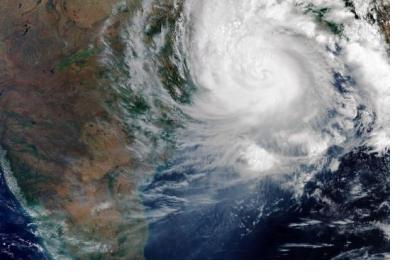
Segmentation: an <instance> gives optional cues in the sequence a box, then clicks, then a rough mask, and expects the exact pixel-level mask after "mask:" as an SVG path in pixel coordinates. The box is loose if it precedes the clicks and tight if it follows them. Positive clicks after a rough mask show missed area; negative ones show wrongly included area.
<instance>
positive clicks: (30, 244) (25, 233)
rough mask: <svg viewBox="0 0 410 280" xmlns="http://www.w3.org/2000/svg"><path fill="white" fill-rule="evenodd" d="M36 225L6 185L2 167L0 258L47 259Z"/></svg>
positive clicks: (0, 179)
mask: <svg viewBox="0 0 410 280" xmlns="http://www.w3.org/2000/svg"><path fill="white" fill-rule="evenodd" d="M34 231H35V226H34V225H33V224H32V223H31V220H30V217H29V216H28V215H27V213H26V212H25V211H24V209H22V207H21V206H20V204H19V203H18V201H17V200H16V198H15V197H14V196H13V194H12V193H11V192H10V190H9V189H8V187H7V185H6V181H5V178H4V174H3V171H2V170H1V169H0V259H30V260H33V259H46V258H47V256H46V254H45V251H44V250H43V249H42V247H41V245H40V241H39V240H38V238H37V237H36V236H35V235H34Z"/></svg>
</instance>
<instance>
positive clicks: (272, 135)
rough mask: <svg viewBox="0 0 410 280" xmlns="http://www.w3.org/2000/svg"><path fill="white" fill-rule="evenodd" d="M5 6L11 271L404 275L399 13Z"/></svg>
mask: <svg viewBox="0 0 410 280" xmlns="http://www.w3.org/2000/svg"><path fill="white" fill-rule="evenodd" d="M6 2H7V3H6V4H5V5H4V8H0V10H1V12H3V13H5V14H6V13H7V14H8V13H9V12H8V11H10V16H9V17H5V19H4V20H3V22H4V24H3V26H4V28H3V29H1V28H0V29H1V33H2V35H4V36H2V39H1V40H2V41H1V42H0V61H1V62H2V63H0V68H1V69H0V85H1V87H2V88H0V107H1V108H2V109H3V108H4V110H0V132H1V133H0V136H1V137H0V188H1V190H0V201H1V202H4V203H3V204H4V207H0V208H1V209H2V211H1V213H0V216H1V217H3V219H1V221H0V240H1V242H0V243H1V244H2V245H1V246H0V258H3V257H4V258H22V259H24V258H33V259H34V258H44V259H48V258H52V259H144V258H145V259H161V260H164V259H177V260H180V259H214V260H219V259H389V258H390V73H389V72H390V29H389V28H390V23H389V22H390V14H389V9H390V4H389V1H388V0H130V1H123V0H101V1H57V0H56V1H37V2H38V3H37V4H35V3H34V4H33V3H20V4H19V5H14V2H13V1H6ZM9 2H10V3H9ZM9 29H10V30H9ZM3 46H4V48H3ZM3 208H4V209H3Z"/></svg>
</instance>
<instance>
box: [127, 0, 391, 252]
mask: <svg viewBox="0 0 410 280" xmlns="http://www.w3.org/2000/svg"><path fill="white" fill-rule="evenodd" d="M355 4H357V5H359V4H358V3H355ZM146 5H147V6H146V9H147V10H149V9H150V8H149V7H150V4H149V3H147V4H146ZM153 5H154V6H155V4H153ZM361 8H363V9H365V8H366V7H362V6H361ZM174 9H175V10H177V11H178V13H177V15H178V16H177V20H176V22H175V26H174V28H171V27H170V26H165V27H164V28H163V29H162V30H161V33H160V34H159V35H158V36H157V37H156V39H155V43H154V44H153V47H152V46H151V48H149V50H150V51H151V52H154V54H158V53H161V48H163V47H164V46H168V45H167V42H166V38H167V37H166V36H167V34H172V36H173V38H174V44H173V56H172V59H171V62H172V63H173V65H174V66H175V69H176V72H177V73H178V75H179V77H181V80H182V81H184V82H185V83H186V84H188V85H189V87H185V92H188V93H189V101H188V102H178V100H176V99H175V98H173V100H171V99H169V97H164V96H167V94H166V92H167V91H166V88H165V89H164V85H163V84H162V85H161V77H158V81H157V82H156V83H151V85H150V87H153V88H158V89H160V90H164V96H162V97H160V99H162V100H163V102H165V103H167V104H168V105H169V104H173V105H172V106H173V108H174V109H173V110H174V112H177V113H175V116H176V118H178V120H179V121H181V127H180V128H178V129H177V130H176V131H175V132H174V134H173V136H174V138H173V148H172V152H171V156H170V158H168V159H167V160H166V162H165V163H164V164H162V165H160V167H159V168H158V170H157V172H156V174H155V175H153V176H152V177H150V178H148V179H147V181H146V183H145V184H144V185H143V186H142V196H143V198H144V201H145V205H146V215H147V219H148V220H149V221H150V223H151V233H150V236H151V237H150V240H149V242H148V244H147V247H146V254H147V255H148V257H152V258H163V257H166V258H204V257H205V258H207V257H209V255H211V256H214V257H215V256H219V255H213V254H214V251H212V250H215V247H213V246H221V245H216V244H218V242H219V243H222V244H229V243H235V242H242V241H244V240H247V239H246V237H244V236H248V235H249V236H252V234H253V233H252V232H253V231H256V232H257V231H258V227H261V224H263V221H264V222H266V220H269V219H273V220H275V218H274V217H275V214H274V213H276V212H278V213H282V214H283V213H285V214H283V215H290V214H289V211H290V210H289V209H293V207H296V206H295V205H299V206H298V207H301V208H303V206H300V205H301V204H303V201H304V199H306V196H307V195H309V196H310V195H312V194H308V191H307V186H308V185H309V184H312V182H315V181H316V182H318V181H319V180H318V179H317V177H318V174H322V173H323V172H325V171H326V170H327V171H326V172H330V173H332V172H333V173H337V172H341V171H339V170H343V168H344V167H340V166H341V165H343V160H344V158H345V157H348V156H349V155H350V154H351V153H352V151H354V150H355V149H358V147H361V148H363V147H366V149H367V150H368V151H370V153H372V154H375V155H378V156H381V157H383V155H385V154H386V151H388V150H389V140H388V139H389V109H388V107H389V83H388V80H389V61H388V53H387V52H386V45H385V42H384V39H383V36H382V35H381V34H380V32H379V31H378V30H377V28H376V27H375V26H372V25H370V24H369V23H368V22H366V21H365V20H357V19H355V15H354V14H353V13H352V12H351V11H350V10H349V9H347V8H346V3H345V2H344V1H324V0H323V1H298V0H295V1H276V0H258V1H242V0H240V1H230V0H226V1H216V0H215V1H212V0H210V1H200V0H186V1H183V2H178V1H176V2H174ZM358 10H359V9H358ZM356 16H357V15H356ZM141 18H144V16H143V14H140V15H139V17H138V18H136V20H135V24H139V25H143V24H144V20H143V19H141ZM131 35H133V39H132V42H133V44H132V45H131V47H130V48H131V49H133V50H134V51H135V52H137V51H138V48H141V50H140V52H142V49H144V48H143V47H142V44H143V40H141V38H140V37H139V35H138V34H136V33H132V32H131ZM145 50H146V49H145ZM143 53H145V54H147V52H146V51H145V52H143ZM140 63H143V60H142V59H138V58H136V57H134V61H133V62H132V63H131V65H141V64H140ZM145 63H146V61H145ZM151 63H152V64H151ZM148 64H151V65H152V67H153V68H155V66H154V65H155V61H154V62H149V63H148ZM138 67H139V68H138V69H139V70H140V71H135V76H133V78H132V80H133V83H134V84H135V85H136V87H138V86H139V85H141V82H142V79H141V78H140V77H141V70H143V68H141V67H140V66H138ZM146 69H148V68H146ZM143 72H144V70H143ZM157 73H158V72H157ZM153 74H156V73H155V72H153ZM146 82H147V80H145V81H144V83H146ZM187 88H188V89H189V90H187ZM181 92H184V88H182V90H181ZM181 92H180V94H181ZM168 96H169V95H168ZM150 98H151V97H150ZM165 99H167V100H165ZM164 145H165V144H164ZM165 146H166V145H165ZM349 176H350V175H349ZM351 176H353V177H355V176H354V175H351ZM352 180H359V179H352ZM319 184H333V183H331V182H320V183H319ZM356 187H357V186H356ZM356 190H357V191H359V192H360V191H362V187H360V190H359V187H357V189H356ZM320 191H321V190H320V188H318V189H317V190H316V192H320ZM363 191H364V190H363ZM265 192H268V193H269V195H266V194H265V195H266V197H264V198H263V199H262V201H259V199H260V196H263V195H262V193H263V194H264V193H265ZM272 193H273V194H272ZM271 195H272V196H271ZM315 195H319V194H317V193H316V194H315ZM320 199H325V200H326V198H323V197H322V198H320ZM283 201H286V202H283ZM322 202H323V201H322ZM322 202H321V203H322ZM282 203H284V205H282ZM326 203H327V202H326ZM329 203H330V202H329ZM332 207H334V206H332ZM343 207H344V206H343ZM245 209H247V210H245ZM292 211H294V210H292ZM300 211H302V210H300ZM242 212H244V213H242ZM245 214H246V215H249V216H247V217H248V218H249V219H250V220H252V222H251V221H246V219H247V218H244V217H240V215H245ZM207 215H215V216H216V217H217V218H216V219H217V220H218V223H217V224H212V223H213V221H210V220H208V217H207ZM246 215H245V216H246ZM282 218H283V217H277V219H282ZM203 219H205V222H204V221H203ZM226 219H227V220H226ZM244 219H245V220H244ZM302 219H303V220H304V221H307V223H305V225H306V227H310V226H311V225H316V223H318V224H319V223H322V222H318V221H317V220H315V219H312V217H304V218H302ZM347 220H349V219H347ZM204 223H211V224H212V225H211V226H208V225H204ZM215 223H216V222H215ZM342 223H344V222H342ZM384 223H387V222H386V221H384V222H381V223H377V226H376V227H378V228H379V229H380V230H381V228H384V229H383V230H381V231H382V232H384V233H382V235H383V236H385V237H383V239H384V240H388V237H386V235H385V234H386V233H385V232H386V231H385V229H386V226H381V224H384ZM238 224H239V228H238ZM294 224H295V225H299V223H294ZM302 224H304V223H302ZM347 224H350V222H347ZM292 225H293V224H291V226H290V227H291V228H293V229H294V228H297V229H300V228H299V227H298V226H295V227H292ZM209 227H210V228H209ZM181 228H183V230H182V229H181ZM197 230H199V231H200V233H199V234H206V235H208V234H209V233H210V232H213V233H214V234H215V236H214V238H215V239H212V238H211V239H210V240H208V238H204V239H203V240H202V241H198V240H197V238H194V237H191V236H194V235H196V234H197V233H196V231H197ZM180 231H183V232H182V233H181V232H180ZM215 232H216V233H215ZM238 232H240V233H238ZM178 234H181V235H182V236H183V238H186V240H188V241H187V242H188V243H189V242H192V243H190V244H191V245H190V246H193V247H194V249H193V248H191V247H190V248H189V249H188V248H185V247H184V246H183V245H178V246H180V247H182V248H185V249H182V252H184V253H182V252H181V253H180V254H178V253H175V252H172V249H169V250H170V251H169V252H168V251H166V250H165V252H162V253H159V251H161V248H163V247H164V246H165V245H161V244H165V243H163V242H166V244H170V243H172V242H176V243H177V244H180V243H179V242H177V241H176V240H174V239H173V238H172V237H170V236H174V235H178ZM238 234H239V235H240V236H241V237H238V240H242V241H238V240H236V239H235V238H236V237H237V236H238ZM235 236H236V237H235ZM241 238H244V239H241ZM252 238H256V237H255V236H253V237H252ZM269 238H270V237H269ZM199 239H201V238H199ZM186 246H188V245H186ZM230 246H233V245H232V244H230V245H226V248H225V249H224V250H227V252H231V251H230V250H232V248H231V247H230ZM281 246H282V247H281ZM281 246H279V248H278V249H277V250H278V251H280V252H282V253H283V254H284V255H286V254H287V253H286V252H288V251H289V250H290V251H292V250H296V249H295V248H297V250H300V248H322V249H323V248H327V247H332V246H334V245H333V244H331V243H330V244H328V243H326V242H325V243H322V244H319V245H318V244H313V245H312V244H311V243H309V242H301V241H299V243H298V242H296V243H292V242H289V243H286V242H285V244H282V245H281ZM171 247H172V246H171ZM184 250H186V251H184ZM323 250H325V249H323ZM250 251H252V250H250ZM251 255H252V254H251ZM221 256H223V257H224V258H225V257H232V256H233V257H237V255H235V254H233V255H232V254H230V253H226V255H223V254H222V255H221ZM249 256H250V255H246V256H245V258H247V257H249ZM257 256H258V255H257ZM339 256H343V254H342V253H340V255H339ZM258 257H259V256H258ZM276 257H278V256H276ZM276 257H275V258H276ZM282 257H283V256H282ZM278 258H281V257H278Z"/></svg>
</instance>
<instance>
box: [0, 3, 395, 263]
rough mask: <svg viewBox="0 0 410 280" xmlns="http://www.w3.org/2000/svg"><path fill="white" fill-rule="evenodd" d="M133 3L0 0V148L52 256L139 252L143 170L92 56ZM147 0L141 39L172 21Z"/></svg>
mask: <svg viewBox="0 0 410 280" xmlns="http://www.w3.org/2000/svg"><path fill="white" fill-rule="evenodd" d="M139 2H140V1H139V0H18V1H17V0H1V4H0V15H1V17H0V148H1V149H3V150H5V151H6V153H7V154H6V158H7V161H8V162H9V163H10V167H11V170H12V172H13V174H14V177H15V178H16V179H17V183H18V188H19V190H20V194H21V197H20V201H21V202H22V203H23V205H24V206H25V207H26V208H28V209H29V210H30V213H31V214H32V216H33V217H34V220H35V222H36V223H37V224H38V231H39V235H40V237H42V239H43V240H44V243H45V247H46V248H47V249H48V250H49V251H50V254H51V257H53V258H73V259H141V258H143V248H144V243H145V241H146V239H147V224H146V222H145V220H144V215H143V207H142V203H141V201H140V199H139V197H138V192H137V190H136V186H137V185H138V182H139V180H141V178H142V177H143V175H144V173H146V172H149V169H150V168H149V167H146V166H145V165H143V163H142V161H141V159H139V160H137V159H136V158H135V156H134V152H133V151H132V148H131V147H132V144H133V141H134V139H132V137H131V136H130V133H129V131H128V129H127V125H126V123H125V121H123V120H124V116H123V115H122V110H121V108H120V105H119V104H118V103H119V102H118V98H117V97H116V96H115V94H114V93H113V90H112V88H111V87H110V83H111V82H112V79H111V80H110V79H109V78H107V71H112V69H107V65H105V64H104V63H103V62H102V61H103V57H102V56H103V54H104V51H105V50H106V48H107V46H109V48H110V53H111V55H113V56H117V55H118V56H121V54H122V53H123V51H124V44H123V42H122V39H121V31H122V29H123V28H124V26H126V24H127V23H128V20H129V18H130V16H132V15H133V11H134V10H135V9H138V7H139ZM157 2H158V3H157V4H159V5H163V7H159V6H158V7H159V8H158V7H157V8H156V9H153V11H154V13H156V14H155V15H153V17H152V18H151V20H152V22H151V23H150V26H151V28H152V30H151V31H150V30H149V32H148V35H147V38H146V43H147V44H149V43H150V38H149V36H151V35H150V34H151V33H152V34H155V32H158V30H160V28H161V24H162V23H163V22H167V24H168V25H172V24H175V21H176V17H177V15H176V14H172V13H168V12H167V11H171V9H172V5H173V1H172V0H158V1H157ZM345 2H346V5H348V4H349V3H351V1H348V0H345ZM374 4H375V5H374V9H373V11H371V12H369V16H368V20H369V21H370V22H373V23H377V24H378V25H379V27H380V29H381V30H382V31H383V33H384V35H385V38H386V42H387V43H389V42H390V18H389V17H390V16H389V2H388V1H384V0H377V1H376V0H375V1H374ZM167 7H168V8H167ZM4 15H7V16H4ZM167 40H172V38H167ZM169 56H170V54H168V53H165V54H164V57H162V60H161V63H162V68H163V69H165V70H164V71H163V72H166V73H171V74H167V75H164V77H162V82H163V83H164V87H165V88H166V89H167V90H168V91H169V92H170V94H171V95H172V96H173V98H174V99H175V100H178V101H179V99H181V100H182V101H180V102H183V98H182V97H179V96H174V95H176V94H173V93H175V92H177V91H175V90H173V86H174V84H175V79H173V77H174V76H173V75H172V72H173V71H175V69H173V68H172V63H171V60H170V59H169ZM114 72H115V71H114ZM177 86H178V83H177Z"/></svg>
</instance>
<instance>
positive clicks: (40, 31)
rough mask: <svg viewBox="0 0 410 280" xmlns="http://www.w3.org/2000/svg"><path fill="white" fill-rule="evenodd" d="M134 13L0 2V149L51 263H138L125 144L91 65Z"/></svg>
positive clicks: (101, 6) (76, 4)
mask: <svg viewBox="0 0 410 280" xmlns="http://www.w3.org/2000/svg"><path fill="white" fill-rule="evenodd" d="M118 4H121V5H122V6H123V8H122V11H120V12H116V13H114V12H113V11H115V9H116V5H118ZM124 5H125V6H126V8H125V9H124ZM137 5H138V3H137V2H136V1H128V2H127V1H117V0H99V1H96V0H21V1H15V0H3V1H1V5H0V14H1V15H7V16H1V17H0V108H1V109H0V146H1V147H2V149H4V150H5V151H6V152H7V160H8V161H9V162H10V166H11V169H12V171H13V174H14V176H15V177H16V178H17V182H18V185H19V189H20V190H21V194H22V197H23V199H24V201H25V202H26V203H25V204H26V206H27V207H28V208H31V209H37V210H36V211H37V212H36V213H37V214H36V215H38V217H37V218H38V222H39V231H40V233H41V231H42V228H43V233H44V234H40V235H42V237H43V239H44V240H45V245H46V248H47V249H48V250H50V252H51V255H52V257H56V258H75V259H88V258H93V259H94V258H96V259H98V258H102V259H107V258H108V259H110V258H115V259H124V258H128V259H129V258H132V259H135V258H136V259H139V258H143V244H144V242H145V239H146V224H145V222H144V219H143V215H142V210H141V208H142V206H141V203H140V201H139V199H138V196H137V195H136V191H135V185H136V181H137V180H138V178H136V176H135V174H134V173H135V172H133V170H135V168H137V163H136V160H135V159H134V158H133V155H132V152H131V151H130V149H129V145H130V143H131V141H132V140H131V139H130V137H129V136H128V135H127V133H126V129H125V127H124V124H123V123H121V121H120V110H119V109H118V108H116V105H115V102H113V97H112V94H111V92H110V87H109V86H107V82H106V81H104V79H103V78H101V76H103V75H102V73H101V72H102V71H103V70H102V68H101V65H100V64H101V63H100V62H99V52H100V51H99V50H100V49H101V48H102V46H103V44H104V42H103V41H104V40H106V41H109V42H114V43H113V47H114V48H117V49H119V50H121V45H120V44H119V43H117V44H116V43H115V42H117V41H118V37H119V31H120V29H121V27H122V25H123V22H125V21H126V20H127V17H128V16H129V14H130V10H131V9H133V8H135V7H136V6H137ZM102 38H104V40H103V39H102ZM108 104H109V105H108ZM38 209H40V210H38ZM42 224H43V225H42ZM46 226H47V229H45V227H46ZM44 235H46V236H44Z"/></svg>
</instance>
